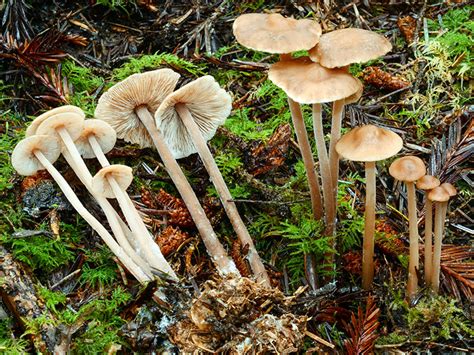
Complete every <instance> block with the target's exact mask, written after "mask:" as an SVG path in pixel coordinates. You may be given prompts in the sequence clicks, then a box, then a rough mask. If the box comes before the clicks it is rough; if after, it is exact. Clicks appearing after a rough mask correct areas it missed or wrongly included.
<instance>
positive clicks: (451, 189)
mask: <svg viewBox="0 0 474 355" xmlns="http://www.w3.org/2000/svg"><path fill="white" fill-rule="evenodd" d="M439 186H440V187H442V188H443V189H445V190H446V192H447V193H448V194H449V196H450V197H453V196H456V195H457V193H458V191H457V190H456V188H455V187H454V186H453V185H452V184H450V183H449V182H445V183H443V184H441V185H439Z"/></svg>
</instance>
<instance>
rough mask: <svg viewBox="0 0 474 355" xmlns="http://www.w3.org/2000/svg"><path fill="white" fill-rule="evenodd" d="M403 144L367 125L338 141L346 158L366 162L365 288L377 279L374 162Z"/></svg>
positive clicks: (338, 148) (386, 133) (363, 283)
mask: <svg viewBox="0 0 474 355" xmlns="http://www.w3.org/2000/svg"><path fill="white" fill-rule="evenodd" d="M402 147H403V141H402V139H401V137H400V136H399V135H398V134H396V133H394V132H391V131H389V130H386V129H383V128H379V127H375V126H372V125H366V126H361V127H356V128H354V129H353V130H351V131H350V132H349V133H347V134H345V135H344V136H343V137H342V138H341V139H340V140H339V142H338V143H337V144H336V151H337V153H338V154H339V155H340V156H341V157H343V158H344V159H348V160H352V161H360V162H365V179H366V182H365V183H366V190H365V227H364V245H363V254H362V287H363V288H364V289H365V290H369V289H371V288H372V282H373V278H374V235H375V205H376V184H375V182H376V181H375V162H376V161H379V160H385V159H388V158H390V157H392V156H394V155H395V154H397V153H398V152H399V151H400V150H401V149H402Z"/></svg>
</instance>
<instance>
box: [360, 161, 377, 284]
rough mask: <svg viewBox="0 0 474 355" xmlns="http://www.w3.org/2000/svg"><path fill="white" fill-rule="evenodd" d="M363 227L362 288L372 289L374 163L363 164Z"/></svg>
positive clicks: (374, 197) (374, 202)
mask: <svg viewBox="0 0 474 355" xmlns="http://www.w3.org/2000/svg"><path fill="white" fill-rule="evenodd" d="M365 186H366V187H365V226H364V243H363V244H364V245H363V251H362V287H363V288H364V290H370V289H371V288H372V282H373V279H374V235H375V204H376V192H375V191H376V190H375V162H366V163H365Z"/></svg>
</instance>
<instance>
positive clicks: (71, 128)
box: [36, 112, 84, 141]
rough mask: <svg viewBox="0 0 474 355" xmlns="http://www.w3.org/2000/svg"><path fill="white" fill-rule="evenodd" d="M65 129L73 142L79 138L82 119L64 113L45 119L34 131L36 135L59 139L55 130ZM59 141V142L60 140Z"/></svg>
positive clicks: (70, 113)
mask: <svg viewBox="0 0 474 355" xmlns="http://www.w3.org/2000/svg"><path fill="white" fill-rule="evenodd" d="M59 128H65V129H66V130H67V132H68V133H69V135H70V136H71V139H72V140H73V141H74V140H76V139H77V138H79V137H80V136H81V133H82V129H83V128H84V118H83V117H82V116H81V115H78V114H77V113H73V112H64V113H59V114H57V115H54V116H51V117H48V118H47V119H45V120H44V121H43V122H42V123H41V124H40V125H39V126H38V129H37V130H36V133H37V134H41V135H48V136H54V137H56V138H58V139H60V137H59V135H58V133H57V131H56V130H57V129H59ZM60 141H61V140H60Z"/></svg>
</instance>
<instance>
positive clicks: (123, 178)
mask: <svg viewBox="0 0 474 355" xmlns="http://www.w3.org/2000/svg"><path fill="white" fill-rule="evenodd" d="M108 177H111V178H114V179H115V181H116V182H117V184H118V185H119V186H120V189H122V190H123V191H125V190H127V188H128V187H129V186H130V184H131V183H132V181H133V173H132V168H130V167H129V166H126V165H120V164H115V165H110V166H107V167H105V168H102V169H100V170H99V171H98V172H97V174H95V176H94V177H93V179H92V190H93V191H94V192H95V193H97V194H98V195H101V196H104V197H106V198H115V194H114V191H113V189H112V186H110V184H109V181H108V179H107V178H108Z"/></svg>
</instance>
